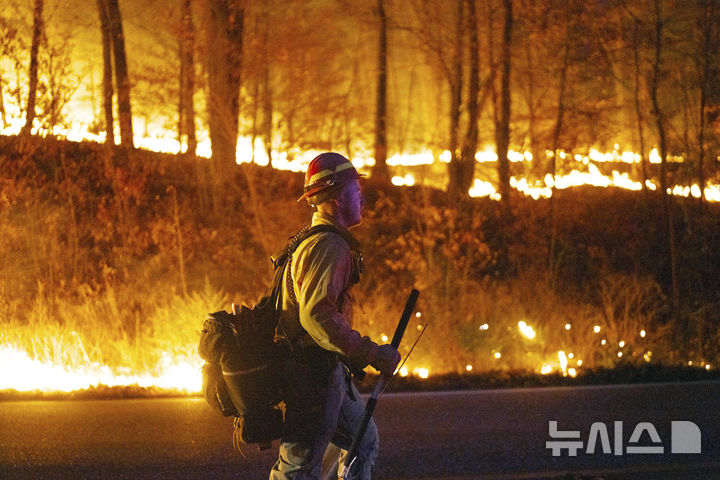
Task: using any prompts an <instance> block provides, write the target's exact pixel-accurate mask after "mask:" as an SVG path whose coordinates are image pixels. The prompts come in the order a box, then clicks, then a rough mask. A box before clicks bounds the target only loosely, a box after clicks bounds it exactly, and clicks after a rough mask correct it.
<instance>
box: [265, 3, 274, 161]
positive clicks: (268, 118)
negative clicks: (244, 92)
mask: <svg viewBox="0 0 720 480" xmlns="http://www.w3.org/2000/svg"><path fill="white" fill-rule="evenodd" d="M267 8H268V7H267V5H265V4H263V25H262V29H263V32H262V38H263V58H262V62H263V64H262V73H263V78H262V84H263V88H262V111H263V127H262V129H263V143H264V144H265V151H266V152H267V157H268V164H267V166H268V168H272V137H273V103H272V89H271V88H270V57H269V52H268V43H269V41H270V19H269V14H268V12H267Z"/></svg>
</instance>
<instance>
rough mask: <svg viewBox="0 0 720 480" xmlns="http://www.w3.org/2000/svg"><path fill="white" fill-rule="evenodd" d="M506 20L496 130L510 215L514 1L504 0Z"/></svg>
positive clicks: (504, 198)
mask: <svg viewBox="0 0 720 480" xmlns="http://www.w3.org/2000/svg"><path fill="white" fill-rule="evenodd" d="M503 10H504V12H505V18H504V22H503V36H502V45H501V46H500V65H501V69H500V115H499V118H498V122H497V125H496V129H495V143H496V148H497V156H498V181H499V190H500V195H501V196H502V202H503V208H504V210H505V212H506V213H508V214H509V213H510V162H509V160H508V158H507V154H508V149H509V146H510V41H511V39H512V27H513V14H512V0H503Z"/></svg>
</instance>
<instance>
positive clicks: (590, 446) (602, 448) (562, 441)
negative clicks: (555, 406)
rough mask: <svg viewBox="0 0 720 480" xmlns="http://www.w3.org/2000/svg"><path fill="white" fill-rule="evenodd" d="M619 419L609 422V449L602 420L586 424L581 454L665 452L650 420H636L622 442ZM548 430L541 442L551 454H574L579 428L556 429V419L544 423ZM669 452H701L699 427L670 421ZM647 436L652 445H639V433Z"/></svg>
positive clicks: (581, 443) (693, 424) (579, 447)
mask: <svg viewBox="0 0 720 480" xmlns="http://www.w3.org/2000/svg"><path fill="white" fill-rule="evenodd" d="M623 426H624V425H623V422H621V421H615V422H613V426H612V427H613V434H612V439H613V442H612V448H611V442H610V432H609V431H608V426H607V425H605V423H603V422H595V423H593V424H592V425H591V426H590V432H589V433H588V437H587V445H586V447H585V453H587V454H594V453H604V454H610V453H612V454H614V455H624V454H625V453H627V454H628V455H635V454H659V455H662V454H664V453H665V445H663V442H662V440H661V439H660V435H658V432H657V429H656V428H655V425H653V424H652V423H650V422H640V423H638V424H637V425H635V428H634V429H633V431H632V433H631V434H630V438H629V440H628V442H627V445H623ZM548 430H549V432H548V433H549V434H550V438H551V439H552V440H549V441H547V442H545V447H546V448H548V449H550V450H552V456H553V457H560V456H562V455H563V452H565V453H566V454H567V455H568V456H570V457H576V456H577V453H578V450H582V449H583V441H582V439H581V436H580V430H558V422H557V420H551V421H550V422H548ZM670 432H671V433H670V453H673V454H675V453H701V440H702V439H701V434H700V428H699V427H698V426H697V425H696V424H695V423H693V422H689V421H685V420H683V421H673V422H672V423H671V425H670ZM645 433H646V435H645V436H649V437H650V440H651V442H652V445H647V444H646V443H647V442H643V443H645V444H644V445H640V443H641V439H642V438H643V434H645Z"/></svg>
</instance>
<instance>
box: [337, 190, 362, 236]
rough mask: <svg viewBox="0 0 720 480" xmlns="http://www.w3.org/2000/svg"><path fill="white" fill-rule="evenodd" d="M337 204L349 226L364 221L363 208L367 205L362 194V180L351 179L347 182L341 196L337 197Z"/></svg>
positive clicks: (346, 224)
mask: <svg viewBox="0 0 720 480" xmlns="http://www.w3.org/2000/svg"><path fill="white" fill-rule="evenodd" d="M337 205H338V207H339V208H340V215H341V216H342V218H343V221H344V223H345V226H346V227H347V228H350V227H354V226H355V225H358V224H359V223H360V222H362V210H363V207H365V198H364V197H363V194H362V188H361V187H360V182H359V181H358V180H357V179H356V180H351V181H349V182H347V183H346V184H345V185H344V186H343V189H342V191H341V192H340V196H339V197H338V199H337Z"/></svg>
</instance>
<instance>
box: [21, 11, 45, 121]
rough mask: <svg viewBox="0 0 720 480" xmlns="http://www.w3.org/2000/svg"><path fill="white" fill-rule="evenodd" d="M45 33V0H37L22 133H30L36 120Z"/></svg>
mask: <svg viewBox="0 0 720 480" xmlns="http://www.w3.org/2000/svg"><path fill="white" fill-rule="evenodd" d="M42 35H43V0H35V6H34V7H33V33H32V44H31V46H30V72H29V74H28V101H27V111H26V115H25V126H23V128H22V133H25V134H28V133H30V132H31V131H32V124H33V120H35V102H36V99H37V86H38V51H39V49H40V41H41V39H42Z"/></svg>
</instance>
